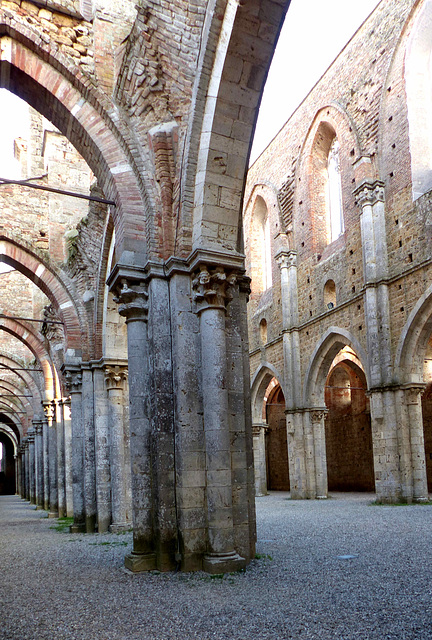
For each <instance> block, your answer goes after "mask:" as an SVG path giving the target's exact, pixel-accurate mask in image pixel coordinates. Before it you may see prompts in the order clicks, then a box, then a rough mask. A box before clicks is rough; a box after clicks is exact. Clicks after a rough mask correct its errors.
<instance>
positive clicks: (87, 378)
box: [81, 364, 97, 533]
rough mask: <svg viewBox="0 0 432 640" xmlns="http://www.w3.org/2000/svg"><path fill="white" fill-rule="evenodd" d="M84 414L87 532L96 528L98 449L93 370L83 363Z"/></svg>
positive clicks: (92, 531)
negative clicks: (96, 448) (96, 447)
mask: <svg viewBox="0 0 432 640" xmlns="http://www.w3.org/2000/svg"><path fill="white" fill-rule="evenodd" d="M81 371H82V416H83V426H84V510H85V522H86V532H87V533H94V532H95V530H96V519H97V515H96V513H97V505H96V450H95V424H94V389H93V372H92V370H91V367H90V366H89V365H87V364H86V365H85V366H84V365H82V369H81Z"/></svg>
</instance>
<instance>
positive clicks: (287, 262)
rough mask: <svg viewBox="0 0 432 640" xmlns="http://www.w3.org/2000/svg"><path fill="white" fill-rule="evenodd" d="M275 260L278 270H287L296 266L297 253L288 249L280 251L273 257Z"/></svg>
mask: <svg viewBox="0 0 432 640" xmlns="http://www.w3.org/2000/svg"><path fill="white" fill-rule="evenodd" d="M275 260H276V262H277V263H278V265H279V267H280V269H288V268H289V267H296V266H297V251H290V250H289V249H280V251H278V252H277V254H276V255H275Z"/></svg>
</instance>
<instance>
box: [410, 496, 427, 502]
mask: <svg viewBox="0 0 432 640" xmlns="http://www.w3.org/2000/svg"><path fill="white" fill-rule="evenodd" d="M413 502H418V503H420V504H421V503H422V502H429V498H428V497H425V496H414V498H413Z"/></svg>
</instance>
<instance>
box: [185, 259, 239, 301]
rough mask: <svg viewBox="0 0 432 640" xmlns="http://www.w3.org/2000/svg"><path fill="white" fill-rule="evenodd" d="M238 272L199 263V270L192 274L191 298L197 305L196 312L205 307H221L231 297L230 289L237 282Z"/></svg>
mask: <svg viewBox="0 0 432 640" xmlns="http://www.w3.org/2000/svg"><path fill="white" fill-rule="evenodd" d="M237 277H238V274H237V273H236V272H235V271H228V270H226V269H225V268H224V267H220V266H218V267H210V266H208V265H205V264H200V265H199V270H198V271H195V273H194V274H193V276H192V291H193V298H194V301H195V303H196V305H197V308H196V312H197V313H201V312H202V311H204V310H205V309H209V308H214V309H223V310H224V311H225V309H226V305H227V304H228V302H230V301H231V300H232V299H233V292H232V289H233V287H234V286H235V285H236V283H237Z"/></svg>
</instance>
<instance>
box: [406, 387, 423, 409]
mask: <svg viewBox="0 0 432 640" xmlns="http://www.w3.org/2000/svg"><path fill="white" fill-rule="evenodd" d="M402 388H403V390H404V391H405V403H406V404H407V405H410V404H418V403H419V402H421V396H422V395H423V393H424V392H425V389H426V384H425V383H423V384H410V385H404V386H403V387H402Z"/></svg>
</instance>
